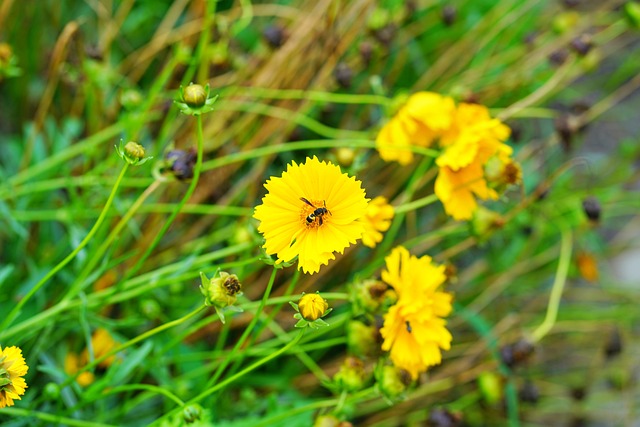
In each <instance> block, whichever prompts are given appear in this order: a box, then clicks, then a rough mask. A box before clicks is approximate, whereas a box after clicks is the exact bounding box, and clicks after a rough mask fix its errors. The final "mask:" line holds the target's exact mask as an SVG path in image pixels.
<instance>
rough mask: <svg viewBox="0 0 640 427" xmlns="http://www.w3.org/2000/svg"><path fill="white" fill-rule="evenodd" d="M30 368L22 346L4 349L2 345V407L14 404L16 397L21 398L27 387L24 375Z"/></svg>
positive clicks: (0, 390)
mask: <svg viewBox="0 0 640 427" xmlns="http://www.w3.org/2000/svg"><path fill="white" fill-rule="evenodd" d="M28 370H29V367H28V366H27V364H26V362H25V360H24V357H23V356H22V350H21V349H20V348H18V347H15V346H12V347H5V348H4V350H3V349H2V346H0V408H5V407H7V406H13V404H14V403H13V400H14V399H16V400H20V396H22V395H23V394H24V390H25V389H26V388H27V383H26V382H25V380H24V378H23V377H24V376H25V375H27V371H28Z"/></svg>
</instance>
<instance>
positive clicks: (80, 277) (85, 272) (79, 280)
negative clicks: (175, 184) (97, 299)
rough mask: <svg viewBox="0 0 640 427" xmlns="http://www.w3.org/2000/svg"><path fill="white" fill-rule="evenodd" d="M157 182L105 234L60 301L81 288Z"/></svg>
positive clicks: (156, 186)
mask: <svg viewBox="0 0 640 427" xmlns="http://www.w3.org/2000/svg"><path fill="white" fill-rule="evenodd" d="M159 184H160V183H159V182H158V181H154V182H153V184H151V185H150V186H149V187H147V189H146V190H145V191H144V192H143V193H142V194H141V195H140V197H138V199H137V200H136V201H135V203H134V204H133V205H131V207H129V209H128V210H127V213H126V214H125V215H124V216H123V217H122V218H121V219H120V221H119V222H118V224H117V225H116V226H115V227H114V228H113V229H112V230H111V231H110V232H109V235H108V236H107V238H106V240H105V241H104V242H103V243H102V245H100V247H99V248H98V250H97V251H96V253H95V254H94V255H93V256H92V257H91V259H90V260H89V262H88V263H87V264H86V266H85V267H84V268H83V269H82V271H81V272H80V274H78V277H77V278H76V279H75V280H74V283H73V284H72V285H71V287H70V288H69V291H68V292H67V293H66V295H65V296H64V297H63V298H62V301H66V300H69V299H71V298H73V297H74V296H76V295H77V294H78V292H79V291H80V290H81V287H82V282H83V281H84V280H85V279H86V278H87V276H88V275H89V273H91V271H92V270H93V268H94V267H95V266H96V264H97V263H98V262H99V261H100V260H102V258H103V255H104V254H105V252H106V251H107V249H108V248H109V246H111V243H113V241H114V240H115V238H116V237H118V236H119V235H120V231H122V229H123V228H124V227H125V225H127V224H128V223H129V220H130V219H131V217H132V216H133V215H134V214H135V213H136V212H137V211H138V209H139V208H140V206H142V203H144V201H145V200H146V199H147V198H148V197H149V196H150V195H151V194H152V193H153V192H154V191H155V190H156V189H157V188H158V186H159Z"/></svg>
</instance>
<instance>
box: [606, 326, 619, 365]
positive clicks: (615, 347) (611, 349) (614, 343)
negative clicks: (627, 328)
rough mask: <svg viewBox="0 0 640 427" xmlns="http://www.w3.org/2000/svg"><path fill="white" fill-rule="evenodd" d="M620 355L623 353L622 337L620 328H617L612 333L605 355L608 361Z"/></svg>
mask: <svg viewBox="0 0 640 427" xmlns="http://www.w3.org/2000/svg"><path fill="white" fill-rule="evenodd" d="M620 353H622V335H620V331H619V330H618V328H615V329H614V330H613V331H612V332H611V335H610V336H609V339H608V340H607V343H606V345H605V347H604V354H605V355H606V356H607V359H610V358H612V357H615V356H617V355H618V354H620Z"/></svg>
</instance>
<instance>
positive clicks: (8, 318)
mask: <svg viewBox="0 0 640 427" xmlns="http://www.w3.org/2000/svg"><path fill="white" fill-rule="evenodd" d="M128 167H129V164H128V163H125V165H124V167H123V168H122V170H121V171H120V175H118V179H117V180H116V183H115V184H114V186H113V188H112V189H111V194H109V198H108V199H107V203H106V204H105V205H104V208H103V209H102V212H101V213H100V216H99V217H98V220H97V221H96V222H95V224H93V227H92V228H91V230H89V233H87V235H86V236H85V238H84V239H82V241H81V242H80V244H79V245H78V246H77V247H76V248H75V249H74V250H73V252H71V253H70V254H69V255H67V257H66V258H65V259H63V260H62V261H61V262H59V263H58V265H56V266H55V267H53V269H51V270H49V272H48V273H47V274H46V275H45V276H44V277H43V278H42V279H40V281H39V282H38V283H36V285H35V286H34V287H33V288H31V290H30V291H29V292H28V293H27V294H26V295H25V296H24V297H23V298H22V299H21V300H20V301H19V302H18V304H16V305H15V307H13V309H12V310H11V312H10V313H9V314H8V315H7V316H6V317H5V318H4V320H3V322H2V324H0V331H4V330H5V329H6V328H7V327H8V326H9V325H10V324H11V322H12V321H13V319H15V317H16V316H17V315H18V314H19V313H20V309H21V308H22V307H23V306H24V305H25V304H26V303H27V302H28V301H29V300H30V299H31V297H33V295H35V293H36V292H38V291H39V290H40V288H42V286H44V284H45V283H47V281H48V280H49V279H50V278H52V277H53V276H54V275H55V274H56V273H57V272H58V271H60V270H62V268H63V267H64V266H65V265H67V264H68V263H69V262H70V261H71V260H72V259H73V258H75V256H76V255H77V254H78V252H80V251H81V250H82V248H84V247H85V246H86V245H87V243H89V241H90V240H91V238H92V237H93V235H94V234H96V232H97V231H98V228H100V225H102V222H103V221H104V219H105V218H106V215H107V211H108V210H109V208H110V207H111V203H113V199H114V198H115V196H116V192H117V191H118V187H119V186H120V181H122V178H123V177H124V174H125V173H126V172H127V169H128Z"/></svg>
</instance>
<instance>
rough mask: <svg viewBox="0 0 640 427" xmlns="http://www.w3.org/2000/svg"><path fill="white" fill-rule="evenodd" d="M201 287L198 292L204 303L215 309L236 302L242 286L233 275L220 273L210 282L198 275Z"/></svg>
mask: <svg viewBox="0 0 640 427" xmlns="http://www.w3.org/2000/svg"><path fill="white" fill-rule="evenodd" d="M200 279H201V281H202V285H200V292H202V295H204V298H205V300H204V303H205V305H208V306H214V307H216V308H225V307H228V306H230V305H232V304H234V303H235V302H236V299H237V296H238V295H239V294H240V293H241V292H240V291H241V289H242V285H240V281H239V280H238V276H236V275H235V274H229V273H227V272H225V271H221V272H220V273H219V274H218V275H217V276H216V277H213V278H212V279H211V280H209V279H208V278H207V276H205V275H204V273H200Z"/></svg>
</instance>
